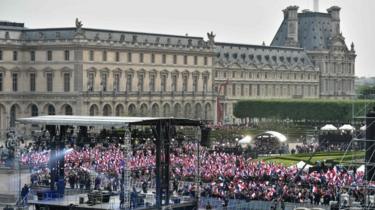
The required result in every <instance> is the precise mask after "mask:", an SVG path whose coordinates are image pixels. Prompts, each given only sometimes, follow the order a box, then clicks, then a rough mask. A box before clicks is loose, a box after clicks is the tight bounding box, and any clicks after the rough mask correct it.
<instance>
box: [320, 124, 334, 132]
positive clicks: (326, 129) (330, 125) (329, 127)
mask: <svg viewBox="0 0 375 210" xmlns="http://www.w3.org/2000/svg"><path fill="white" fill-rule="evenodd" d="M320 130H322V131H336V130H337V128H336V127H335V126H333V125H332V124H327V125H325V126H323V127H322V128H321V129H320Z"/></svg>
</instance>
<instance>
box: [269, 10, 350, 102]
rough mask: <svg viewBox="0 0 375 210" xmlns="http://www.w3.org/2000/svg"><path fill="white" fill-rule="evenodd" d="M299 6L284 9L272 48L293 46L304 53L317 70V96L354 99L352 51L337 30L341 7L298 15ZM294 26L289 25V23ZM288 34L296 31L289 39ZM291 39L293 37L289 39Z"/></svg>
mask: <svg viewBox="0 0 375 210" xmlns="http://www.w3.org/2000/svg"><path fill="white" fill-rule="evenodd" d="M297 10H298V7H296V6H293V7H288V8H287V9H286V10H284V14H285V16H284V21H283V22H282V24H281V26H280V28H279V30H278V32H277V34H276V36H275V38H274V39H273V41H272V43H271V46H290V40H291V39H292V40H293V43H294V44H295V46H298V47H301V48H303V49H304V50H305V51H306V54H307V56H308V57H309V58H310V60H311V62H312V63H313V65H314V66H315V67H316V68H318V69H319V71H320V81H319V82H320V97H321V98H331V99H350V98H352V97H353V96H354V94H355V91H354V80H355V58H356V54H355V50H354V44H353V43H352V44H351V47H350V49H349V48H348V47H347V45H346V43H345V38H344V36H343V35H342V33H341V29H340V10H341V8H340V7H337V6H333V7H331V8H329V9H327V13H320V12H311V11H306V10H304V11H303V12H302V13H299V14H298V15H297ZM296 21H297V22H298V25H297V24H290V22H292V23H295V22H296ZM290 31H295V32H298V33H297V36H290ZM291 37H293V38H291Z"/></svg>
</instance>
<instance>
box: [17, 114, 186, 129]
mask: <svg viewBox="0 0 375 210" xmlns="http://www.w3.org/2000/svg"><path fill="white" fill-rule="evenodd" d="M161 119H174V118H155V117H112V116H75V115H46V116H37V117H29V118H20V119H17V121H18V122H20V123H23V124H36V125H76V126H125V125H128V124H129V123H140V122H146V121H152V120H161ZM175 120H181V121H184V120H186V121H192V120H187V119H175Z"/></svg>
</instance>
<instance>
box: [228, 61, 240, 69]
mask: <svg viewBox="0 0 375 210" xmlns="http://www.w3.org/2000/svg"><path fill="white" fill-rule="evenodd" d="M229 68H236V69H240V68H242V66H241V65H240V64H239V63H237V62H235V63H232V64H230V65H229Z"/></svg>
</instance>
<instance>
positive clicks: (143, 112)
mask: <svg viewBox="0 0 375 210" xmlns="http://www.w3.org/2000/svg"><path fill="white" fill-rule="evenodd" d="M147 114H148V108H147V105H146V104H142V105H141V116H142V117H145V116H147Z"/></svg>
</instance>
